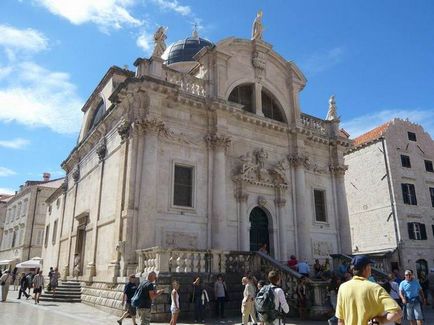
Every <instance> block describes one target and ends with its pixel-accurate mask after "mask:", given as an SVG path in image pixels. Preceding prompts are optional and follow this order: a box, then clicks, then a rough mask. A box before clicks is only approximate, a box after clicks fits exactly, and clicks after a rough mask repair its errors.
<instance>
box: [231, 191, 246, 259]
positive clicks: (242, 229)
mask: <svg viewBox="0 0 434 325" xmlns="http://www.w3.org/2000/svg"><path fill="white" fill-rule="evenodd" d="M248 197H249V195H248V194H246V193H242V192H241V193H237V195H236V197H235V198H236V200H237V202H238V206H239V225H238V227H239V228H238V229H239V233H238V236H239V238H240V245H239V249H240V250H241V251H246V252H248V251H249V250H250V247H249V246H250V243H249V236H250V235H249V233H250V225H249V216H248V215H247V199H248Z"/></svg>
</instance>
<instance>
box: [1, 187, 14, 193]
mask: <svg viewBox="0 0 434 325" xmlns="http://www.w3.org/2000/svg"><path fill="white" fill-rule="evenodd" d="M0 194H15V191H14V190H13V189H11V188H5V187H0Z"/></svg>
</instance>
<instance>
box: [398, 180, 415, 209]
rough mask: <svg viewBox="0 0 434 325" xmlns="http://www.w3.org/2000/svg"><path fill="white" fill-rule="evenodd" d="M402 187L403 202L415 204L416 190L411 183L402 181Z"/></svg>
mask: <svg viewBox="0 0 434 325" xmlns="http://www.w3.org/2000/svg"><path fill="white" fill-rule="evenodd" d="M401 188H402V199H403V201H404V203H405V204H410V205H417V199H416V190H415V188H414V185H413V184H408V183H403V184H401Z"/></svg>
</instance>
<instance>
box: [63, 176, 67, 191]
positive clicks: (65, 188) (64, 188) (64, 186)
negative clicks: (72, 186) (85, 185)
mask: <svg viewBox="0 0 434 325" xmlns="http://www.w3.org/2000/svg"><path fill="white" fill-rule="evenodd" d="M62 191H63V192H64V193H66V192H67V191H68V177H65V180H64V181H63V183H62Z"/></svg>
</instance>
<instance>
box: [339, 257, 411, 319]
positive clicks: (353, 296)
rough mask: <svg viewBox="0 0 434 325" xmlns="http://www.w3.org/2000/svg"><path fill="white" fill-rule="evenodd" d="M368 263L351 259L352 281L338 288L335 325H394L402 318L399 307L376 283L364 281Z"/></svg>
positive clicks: (368, 273)
mask: <svg viewBox="0 0 434 325" xmlns="http://www.w3.org/2000/svg"><path fill="white" fill-rule="evenodd" d="M371 263H372V261H371V260H370V259H369V258H368V257H366V256H364V255H359V256H356V257H354V258H353V259H352V260H351V268H352V270H353V274H354V276H353V278H352V279H351V280H350V281H347V282H345V283H343V284H342V285H341V286H340V287H339V291H338V301H337V304H336V317H337V318H338V324H339V325H366V324H368V322H369V321H371V322H370V323H371V324H383V323H385V322H396V321H398V320H399V319H401V317H402V313H401V308H399V306H398V304H397V303H396V301H395V300H393V299H392V298H391V297H390V295H389V294H388V293H387V292H386V290H384V288H382V287H381V286H380V285H378V284H376V283H372V282H370V281H368V280H367V279H368V277H369V276H370V275H371Z"/></svg>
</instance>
